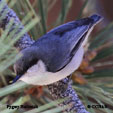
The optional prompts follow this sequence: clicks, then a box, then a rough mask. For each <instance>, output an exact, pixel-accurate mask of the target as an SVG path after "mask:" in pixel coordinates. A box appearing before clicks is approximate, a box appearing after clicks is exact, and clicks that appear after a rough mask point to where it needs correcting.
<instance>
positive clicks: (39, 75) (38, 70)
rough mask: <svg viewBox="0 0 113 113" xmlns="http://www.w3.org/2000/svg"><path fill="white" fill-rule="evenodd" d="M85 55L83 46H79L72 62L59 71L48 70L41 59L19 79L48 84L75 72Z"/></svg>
mask: <svg viewBox="0 0 113 113" xmlns="http://www.w3.org/2000/svg"><path fill="white" fill-rule="evenodd" d="M83 55H84V50H83V48H82V47H81V48H79V49H78V51H77V52H76V54H75V56H74V57H73V58H72V60H71V62H70V63H69V64H68V65H67V66H65V67H64V68H63V69H62V70H60V71H58V72H55V73H54V72H48V71H47V70H46V66H45V64H44V62H42V61H41V60H39V61H38V62H37V64H35V65H33V66H32V67H31V68H29V69H28V70H27V72H26V73H25V74H24V75H23V76H22V77H21V78H20V79H19V80H22V81H24V82H25V83H28V84H32V85H48V84H52V83H54V82H57V81H59V80H61V79H63V78H65V77H67V76H68V75H70V74H71V73H73V72H74V71H75V70H76V69H77V68H78V67H79V66H80V64H81V61H82V58H83Z"/></svg>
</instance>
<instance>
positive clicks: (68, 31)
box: [33, 15, 101, 72]
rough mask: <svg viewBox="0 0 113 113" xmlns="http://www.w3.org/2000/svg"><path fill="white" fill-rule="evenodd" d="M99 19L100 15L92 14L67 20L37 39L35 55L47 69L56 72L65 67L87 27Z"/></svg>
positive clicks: (82, 39)
mask: <svg viewBox="0 0 113 113" xmlns="http://www.w3.org/2000/svg"><path fill="white" fill-rule="evenodd" d="M100 19H101V17H100V16H97V15H93V16H91V17H88V18H84V19H81V20H78V21H73V22H69V23H67V24H64V25H61V26H59V27H57V28H55V29H53V30H51V31H50V32H48V33H47V34H46V35H44V36H43V37H42V38H40V39H39V40H37V41H36V42H35V43H34V44H33V46H34V47H36V46H37V48H38V50H37V51H38V52H37V53H38V54H37V56H38V57H39V59H41V60H42V61H44V63H45V64H46V66H47V69H48V71H51V72H56V71H58V70H61V69H62V68H63V67H65V66H66V65H67V64H68V63H69V62H70V60H71V59H72V58H73V56H74V54H75V53H76V51H77V50H78V49H79V47H80V46H81V44H82V42H83V41H84V39H85V36H86V35H87V33H88V31H89V29H90V28H91V27H92V26H93V25H94V24H96V22H98V21H99V20H100Z"/></svg>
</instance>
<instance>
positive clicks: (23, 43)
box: [0, 0, 89, 113]
mask: <svg viewBox="0 0 113 113" xmlns="http://www.w3.org/2000/svg"><path fill="white" fill-rule="evenodd" d="M3 2H4V0H0V5H1V3H3ZM4 3H5V2H4ZM2 5H3V4H2ZM2 16H3V17H2ZM0 17H2V19H1V20H0V27H1V28H2V29H4V30H5V29H7V25H8V23H9V21H10V20H11V19H14V23H13V25H12V26H11V28H10V32H11V31H13V30H14V29H15V28H17V26H18V25H19V29H18V31H17V32H16V33H15V36H16V35H17V34H18V33H20V32H21V31H22V30H23V29H24V26H23V25H22V24H21V22H20V20H19V18H18V17H17V16H16V14H15V12H14V11H13V10H12V9H10V8H9V7H8V6H7V4H6V3H5V4H4V6H3V8H2V11H0ZM33 42H34V41H33V40H32V39H31V38H30V36H29V35H28V34H27V33H25V34H24V35H23V36H22V37H21V38H20V39H19V40H18V41H17V42H16V44H15V47H16V48H18V49H19V50H22V49H24V48H26V47H28V46H30V45H31V44H32V43H33ZM70 81H71V80H70V79H69V78H68V77H67V78H65V79H63V80H61V81H58V82H56V83H54V84H51V85H48V89H49V91H50V93H51V95H52V96H53V98H54V99H60V98H65V97H69V99H68V100H66V101H64V102H63V103H62V104H60V105H61V106H64V105H69V106H70V107H69V108H68V109H67V110H66V111H67V112H71V111H76V112H77V113H89V112H88V111H86V109H85V107H84V105H83V104H82V102H81V101H80V99H79V98H78V96H77V94H76V92H75V90H74V89H73V88H72V86H71V84H70Z"/></svg>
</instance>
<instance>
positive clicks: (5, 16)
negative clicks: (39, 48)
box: [0, 0, 34, 50]
mask: <svg viewBox="0 0 113 113" xmlns="http://www.w3.org/2000/svg"><path fill="white" fill-rule="evenodd" d="M0 4H1V5H3V6H2V7H3V8H2V10H1V11H0V17H1V20H0V28H3V29H4V30H5V29H7V27H8V23H9V22H10V20H11V19H13V25H12V26H11V28H10V30H9V33H10V32H12V31H13V30H15V29H16V28H18V30H17V31H16V33H15V35H14V36H13V37H16V36H17V35H18V33H20V32H21V31H22V30H23V29H24V26H23V25H22V23H21V22H20V20H19V18H18V17H17V16H16V14H15V12H14V11H13V10H12V9H10V8H9V7H8V6H7V4H6V3H5V1H4V0H0ZM33 42H34V41H33V40H32V39H31V38H30V36H29V35H28V34H27V33H25V34H24V35H23V36H22V37H21V38H20V39H19V40H18V41H17V42H16V43H15V47H16V48H18V49H19V50H22V49H24V48H26V47H28V46H30V45H31V44H32V43H33Z"/></svg>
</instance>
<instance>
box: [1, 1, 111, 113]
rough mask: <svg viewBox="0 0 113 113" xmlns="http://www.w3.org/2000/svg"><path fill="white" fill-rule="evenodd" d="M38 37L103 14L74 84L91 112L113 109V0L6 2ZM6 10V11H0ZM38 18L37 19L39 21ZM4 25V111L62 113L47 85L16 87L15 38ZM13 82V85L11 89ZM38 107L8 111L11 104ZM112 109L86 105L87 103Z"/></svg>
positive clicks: (2, 56) (74, 78)
mask: <svg viewBox="0 0 113 113" xmlns="http://www.w3.org/2000/svg"><path fill="white" fill-rule="evenodd" d="M7 2H8V5H9V7H10V8H12V9H13V10H14V11H15V12H16V14H17V15H18V17H19V18H20V20H21V21H22V23H23V24H24V25H25V27H27V28H28V31H29V34H30V36H31V37H32V38H33V39H37V38H39V37H41V36H42V35H44V34H45V33H46V32H47V31H49V30H50V29H52V28H54V27H56V26H58V25H61V24H63V23H66V22H68V21H72V20H76V19H80V18H83V17H87V16H89V15H91V14H94V13H98V14H100V15H102V16H103V17H104V19H103V21H102V22H101V23H99V24H98V25H97V26H96V27H95V29H94V30H93V32H92V33H91V35H90V37H89V42H88V43H87V44H86V46H85V51H86V52H85V56H84V59H83V62H82V64H81V66H80V68H79V69H78V70H77V71H76V72H74V73H73V76H72V80H73V88H74V89H75V90H76V91H77V94H78V95H79V97H80V99H81V101H82V102H83V103H84V105H85V106H86V109H87V110H88V111H89V112H91V113H113V22H112V21H113V14H112V10H113V7H112V6H113V1H112V0H109V1H107V0H7ZM0 10H1V9H0ZM37 20H38V21H37ZM6 32H7V30H5V31H3V30H2V29H0V34H1V37H0V113H13V112H14V113H33V112H35V113H62V108H61V107H58V106H57V104H58V102H59V101H62V100H59V101H58V102H56V101H53V99H52V96H51V95H50V94H49V91H48V90H47V87H45V86H44V87H38V86H29V88H28V87H27V88H26V85H25V84H22V83H20V84H17V85H15V86H14V85H11V86H8V85H9V84H10V82H11V81H12V80H13V78H14V77H15V76H16V75H15V73H14V71H13V64H14V62H15V61H16V59H17V57H16V54H17V50H16V49H15V48H14V47H13V44H14V42H13V43H12V44H10V43H9V42H10V41H11V40H12V39H11V36H9V37H8V38H7V36H6V35H5V33H6ZM6 86H8V87H6ZM7 104H8V105H11V104H13V105H21V104H24V105H38V106H39V108H38V109H35V108H34V109H19V110H16V109H14V110H8V109H7V108H6V105H7ZM97 104H98V105H107V106H108V108H103V109H102V108H100V109H95V108H90V109H89V108H87V105H97Z"/></svg>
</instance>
